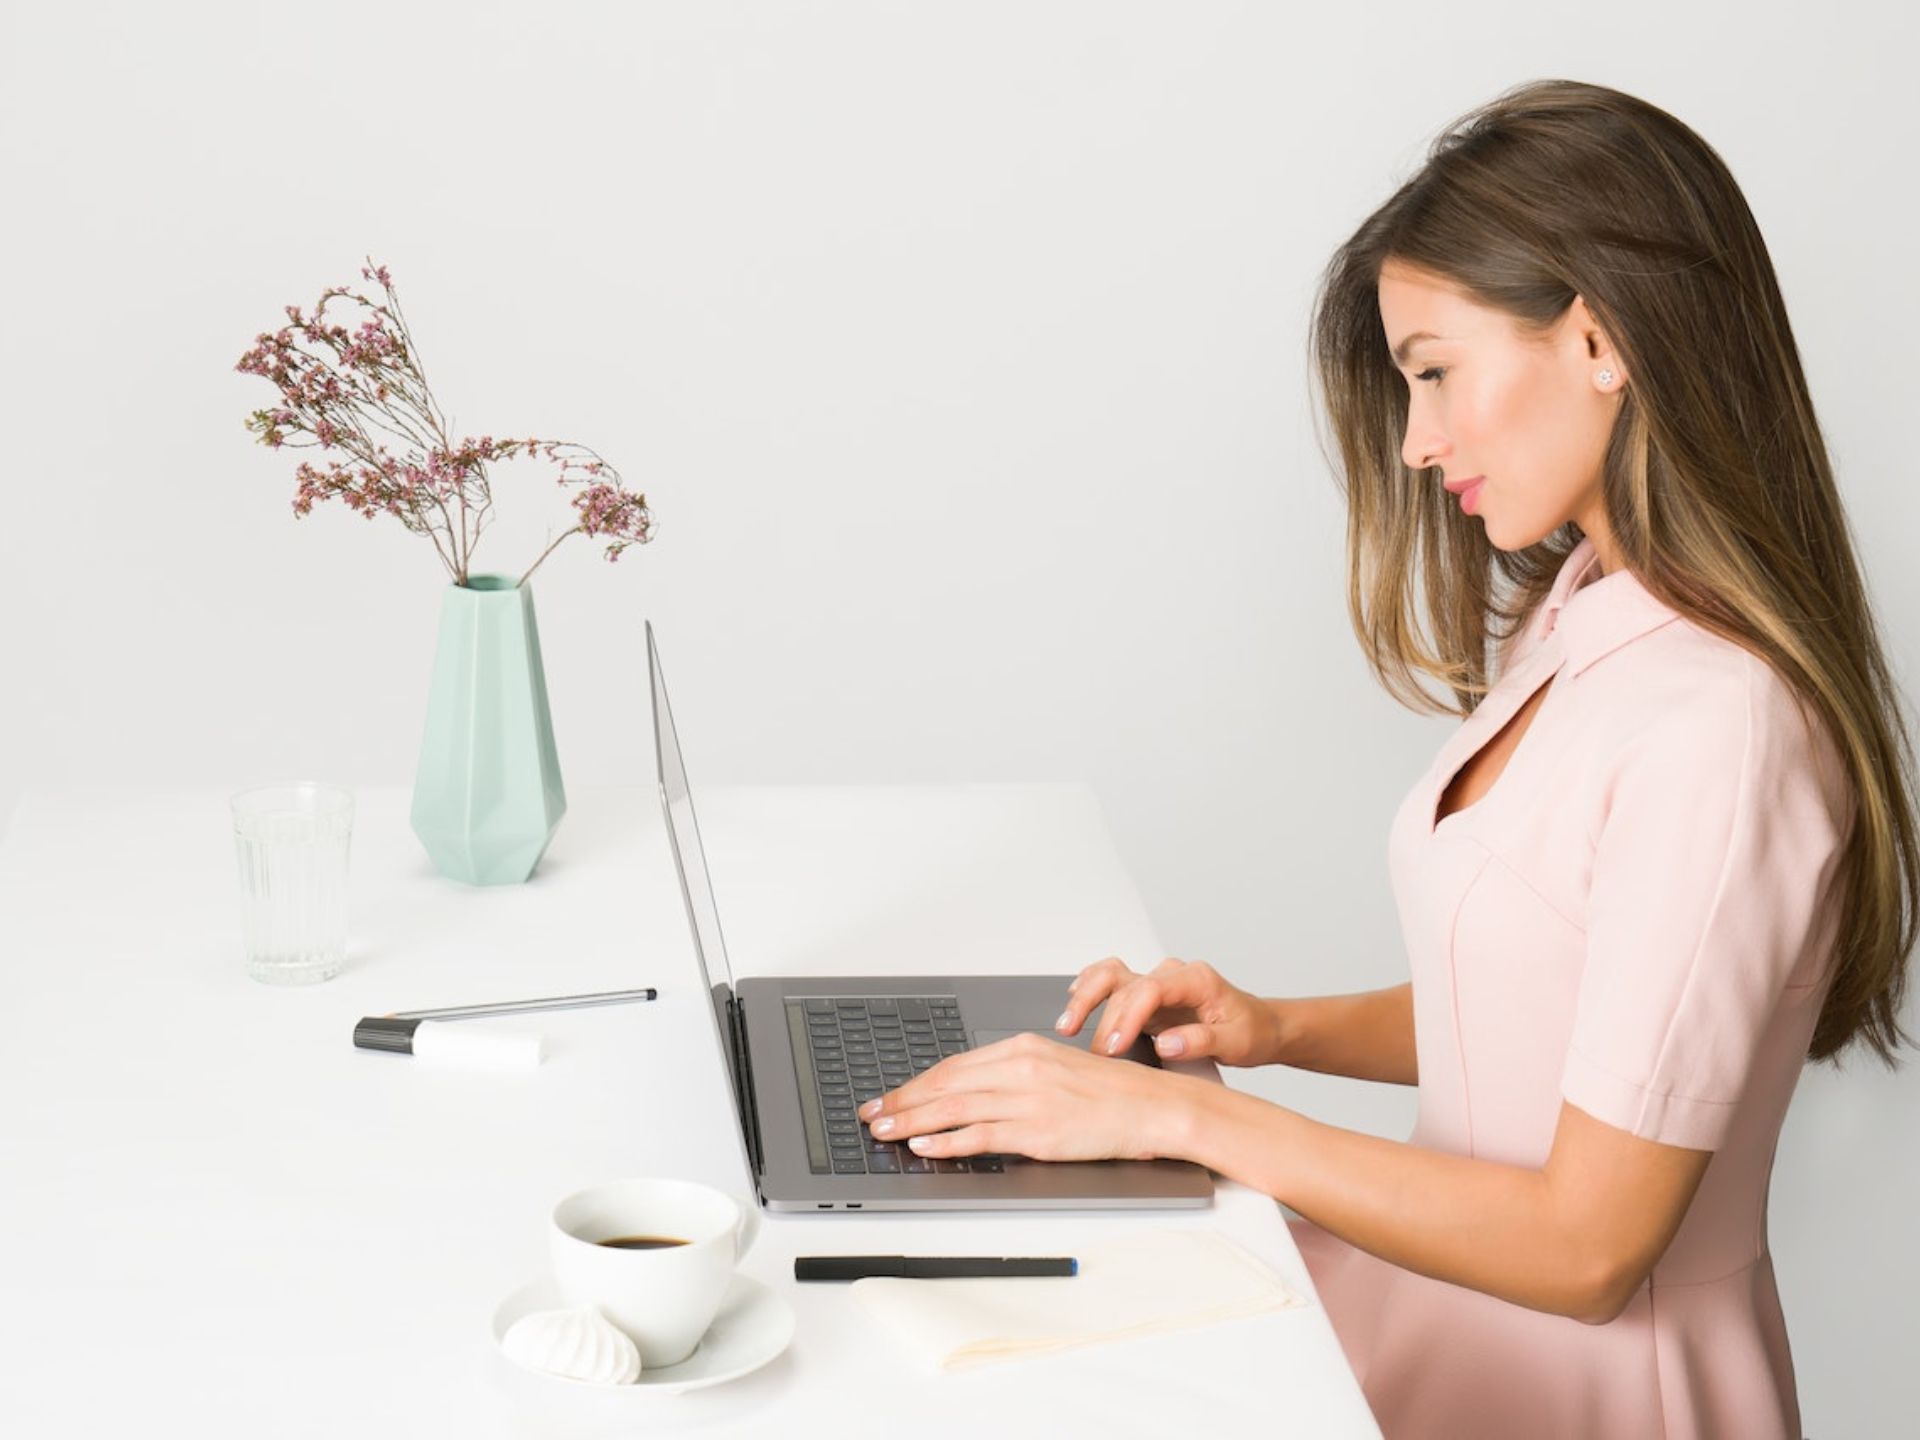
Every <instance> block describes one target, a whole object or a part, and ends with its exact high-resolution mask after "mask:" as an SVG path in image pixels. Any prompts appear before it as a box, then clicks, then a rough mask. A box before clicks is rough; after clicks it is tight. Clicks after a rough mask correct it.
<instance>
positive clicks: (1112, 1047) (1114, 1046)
mask: <svg viewBox="0 0 1920 1440" xmlns="http://www.w3.org/2000/svg"><path fill="white" fill-rule="evenodd" d="M1119 1048H1120V1032H1119V1031H1118V1030H1116V1031H1114V1032H1113V1034H1111V1035H1109V1036H1107V1054H1109V1055H1111V1054H1113V1052H1114V1051H1116V1050H1118V1049H1119Z"/></svg>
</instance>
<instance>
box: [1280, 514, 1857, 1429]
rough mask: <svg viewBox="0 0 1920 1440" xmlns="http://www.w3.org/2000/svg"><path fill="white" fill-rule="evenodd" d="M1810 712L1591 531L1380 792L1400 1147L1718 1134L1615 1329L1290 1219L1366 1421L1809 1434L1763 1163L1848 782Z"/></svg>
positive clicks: (1532, 1157)
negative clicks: (1465, 789)
mask: <svg viewBox="0 0 1920 1440" xmlns="http://www.w3.org/2000/svg"><path fill="white" fill-rule="evenodd" d="M1583 582H1584V583H1583ZM1549 677H1553V685H1552V688H1551V689H1550V690H1549V691H1548V692H1547V695H1546V698H1545V699H1544V700H1543V701H1542V703H1541V705H1540V706H1539V708H1538V709H1537V711H1536V712H1535V714H1534V718H1533V720H1532V723H1531V725H1530V726H1529V727H1528V729H1527V730H1526V732H1525V734H1524V735H1523V736H1522V737H1521V740H1520V742H1519V744H1518V746H1517V747H1516V748H1515V749H1514V751H1513V753H1512V754H1511V756H1510V757H1509V759H1508V762H1507V765H1506V767H1505V769H1504V770H1503V771H1502V772H1501V774H1500V775H1499V776H1498V777H1497V779H1496V780H1495V781H1494V783H1493V786H1492V788H1491V789H1490V790H1488V791H1487V793H1486V794H1485V795H1484V796H1483V797H1482V798H1481V799H1479V800H1478V801H1476V802H1475V803H1473V804H1472V805H1469V806H1468V807H1466V808H1465V809H1463V810H1459V811H1456V812H1455V813H1454V814H1452V815H1449V816H1446V817H1445V818H1443V819H1442V820H1440V821H1439V823H1438V824H1437V825H1436V824H1435V823H1434V816H1435V815H1436V813H1437V811H1438V806H1439V800H1440V795H1441V792H1442V791H1443V790H1444V789H1445V787H1446V783H1447V781H1448V780H1450V779H1451V778H1452V777H1453V775H1454V774H1455V773H1456V772H1457V771H1458V770H1459V769H1460V768H1461V767H1462V766H1463V765H1464V764H1465V763H1466V761H1467V760H1468V759H1470V758H1471V757H1472V756H1473V754H1475V753H1476V752H1477V751H1478V750H1479V749H1480V748H1481V747H1482V746H1483V745H1484V744H1485V743H1486V742H1487V741H1489V740H1491V739H1492V738H1493V737H1494V736H1495V735H1496V734H1498V733H1499V731H1500V729H1501V727H1502V726H1504V725H1505V724H1506V722H1507V721H1508V720H1509V719H1511V718H1512V717H1513V715H1514V713H1515V712H1516V711H1517V710H1518V709H1519V708H1520V706H1521V704H1522V703H1523V702H1524V701H1525V700H1526V699H1527V697H1528V696H1529V695H1531V694H1532V693H1533V692H1534V691H1535V690H1536V689H1538V688H1539V686H1540V685H1541V683H1542V682H1544V681H1545V680H1547V679H1548V678H1549ZM1815 733H1816V734H1817V736H1818V739H1817V741H1816V740H1815V739H1814V738H1813V737H1810V735H1809V733H1808V731H1807V729H1806V727H1805V726H1804V725H1803V723H1802V722H1801V720H1800V718H1799V715H1798V712H1797V711H1796V710H1795V708H1794V705H1793V702H1792V697H1791V693H1790V692H1789V690H1788V689H1787V687H1786V686H1785V685H1784V683H1783V682H1781V681H1780V680H1779V679H1778V678H1777V676H1776V675H1775V673H1774V672H1773V670H1772V669H1771V668H1770V667H1769V666H1767V665H1766V664H1764V663H1763V662H1762V661H1760V660H1759V659H1758V658H1757V657H1755V656H1753V655H1752V654H1751V653H1749V652H1748V651H1746V650H1743V649H1742V648H1740V647H1739V646H1736V645H1734V644H1732V643H1731V642H1729V641H1727V640H1725V639H1722V638H1721V637H1719V636H1716V635H1713V634H1711V633H1710V632H1708V631H1705V630H1702V629H1700V628H1698V627H1696V626H1695V625H1693V624H1692V623H1691V622H1690V621H1688V620H1686V619H1684V618H1682V617H1680V616H1679V615H1677V614H1676V613H1675V612H1674V611H1672V610H1671V609H1669V608H1668V607H1667V606H1665V605H1663V604H1662V603H1661V602H1660V601H1658V600H1656V599H1655V598H1654V597H1653V596H1652V595H1650V594H1649V593H1648V592H1647V591H1646V590H1645V589H1644V588H1643V587H1642V586H1641V585H1640V583H1639V581H1637V580H1636V579H1635V578H1634V577H1633V576H1632V575H1631V574H1630V573H1628V572H1627V571H1625V570H1620V571H1616V572H1614V573H1613V574H1610V575H1603V574H1602V572H1601V570H1600V567H1599V562H1598V559H1597V557H1596V555H1595V552H1594V549H1593V543H1592V541H1591V540H1584V539H1583V540H1582V541H1581V542H1580V544H1579V545H1578V546H1577V547H1576V548H1575V549H1574V550H1573V552H1572V553H1571V554H1570V555H1569V556H1568V558H1567V561H1566V564H1565V565H1564V566H1563V568H1562V569H1561V571H1560V573H1559V576H1558V578H1557V579H1556V581H1555V583H1554V588H1553V590H1552V592H1551V594H1550V595H1549V596H1548V598H1547V599H1546V601H1545V602H1543V603H1542V605H1541V606H1540V608H1539V609H1538V610H1537V611H1536V612H1535V613H1534V614H1533V615H1532V616H1531V617H1529V620H1528V623H1527V625H1526V627H1525V628H1524V630H1523V631H1522V632H1521V634H1520V635H1518V636H1517V637H1516V638H1515V643H1514V648H1513V651H1512V654H1511V656H1510V658H1509V660H1508V662H1507V664H1506V666H1505V669H1504V673H1503V674H1502V675H1501V676H1500V678H1499V679H1498V680H1497V682H1496V684H1495V687H1494V689H1493V690H1492V692H1491V693H1490V694H1489V695H1488V696H1487V697H1486V699H1485V700H1484V701H1483V702H1482V704H1481V705H1480V707H1479V709H1477V710H1476V711H1475V712H1474V713H1473V714H1472V715H1471V716H1469V717H1468V718H1467V719H1466V720H1465V721H1464V722H1463V723H1462V724H1461V725H1460V727H1459V729H1458V730H1457V731H1456V732H1455V733H1454V734H1453V735H1452V737H1451V738H1449V739H1448V741H1447V742H1446V743H1445V744H1444V745H1443V746H1442V747H1441V749H1440V752H1439V755H1438V756H1437V757H1436V758H1435V760H1434V763H1433V765H1432V766H1431V768H1429V769H1428V771H1427V772H1426V774H1424V775H1422V776H1421V777H1420V779H1419V780H1418V781H1417V782H1416V783H1415V784H1414V786H1413V788H1412V790H1411V791H1409V792H1408V794H1407V796H1406V798H1405V799H1404V800H1403V801H1402V802H1401V804H1400V808H1399V810H1398V811H1397V813H1396V814H1395V816H1394V820H1393V825H1392V830H1391V833H1390V838H1389V842H1388V862H1389V869H1390V872H1391V875H1392V881H1393V888H1394V894H1395V898H1396V902H1397V905H1398V908H1399V913H1400V923H1401V928H1402V932H1403V934H1404V937H1405V941H1406V947H1407V953H1408V959H1409V962H1410V965H1411V968H1412V978H1413V1007H1414V1032H1415V1045H1416V1048H1417V1050H1418V1054H1419V1061H1420V1088H1419V1119H1418V1121H1417V1123H1416V1124H1415V1127H1414V1131H1413V1134H1412V1135H1411V1136H1410V1137H1409V1143H1411V1144H1414V1145H1419V1146H1425V1147H1427V1148H1429V1149H1433V1150H1441V1151H1446V1152H1448V1153H1450V1154H1456V1155H1468V1156H1474V1157H1478V1158H1483V1159H1488V1160H1495V1161H1500V1162H1504V1163H1506V1164H1511V1165H1525V1166H1531V1167H1535V1168H1539V1167H1542V1166H1544V1165H1545V1163H1546V1159H1547V1154H1548V1150H1549V1148H1550V1147H1551V1145H1552V1143H1553V1135H1554V1128H1555V1125H1556V1123H1557V1121H1558V1117H1559V1109H1560V1104H1561V1101H1562V1099H1563V1098H1564V1099H1565V1100H1567V1101H1569V1102H1571V1103H1572V1104H1574V1105H1576V1106H1578V1107H1579V1108H1580V1109H1582V1110H1584V1111H1586V1112H1587V1113H1588V1114H1590V1115H1592V1116H1594V1117H1596V1118H1597V1119H1600V1120H1602V1121H1604V1122H1606V1123H1607V1124H1610V1125H1614V1126H1617V1127H1618V1128H1620V1129H1622V1130H1626V1131H1630V1132H1631V1133H1633V1134H1635V1135H1639V1136H1643V1137H1645V1138H1647V1139H1650V1140H1657V1141H1661V1142H1664V1143H1666V1144H1669V1145H1683V1146H1687V1147H1689V1148H1693V1149H1700V1150H1712V1151H1713V1152H1714V1156H1713V1160H1712V1162H1711V1163H1710V1164H1709V1165H1708V1167H1707V1172H1706V1175H1705V1178H1704V1179H1703V1180H1702V1182H1701V1185H1700V1189H1699V1191H1698V1193H1697V1194H1696V1195H1695V1197H1694V1200H1693V1204H1692V1206H1691V1207H1690V1208H1689V1210H1688V1212H1687V1216H1686V1219H1685V1220H1684V1221H1683V1222H1682V1224H1681V1227H1680V1230H1679V1233H1678V1234H1677V1235H1676V1236H1675V1237H1674V1240H1673V1243H1672V1245H1671V1246H1670V1247H1669V1248H1668V1250H1667V1252H1666V1254H1665V1255H1664V1256H1663V1257H1662V1258H1661V1259H1660V1261H1659V1263H1658V1264H1657V1265H1656V1266H1655V1267H1654V1271H1653V1274H1652V1276H1651V1277H1650V1278H1649V1279H1648V1281H1647V1282H1646V1283H1645V1284H1644V1285H1643V1286H1642V1287H1641V1288H1640V1290H1639V1292H1638V1293H1637V1294H1636V1295H1635V1296H1634V1298H1633V1300H1632V1301H1631V1302H1630V1303H1629V1304H1628V1306H1627V1308H1626V1311H1625V1312H1624V1313H1623V1314H1621V1315H1620V1316H1619V1318H1617V1319H1616V1320H1614V1321H1613V1322H1612V1323H1610V1324H1607V1325H1588V1324H1585V1323H1583V1322H1581V1321H1579V1320H1574V1319H1569V1318H1566V1317H1563V1316H1558V1315H1550V1314H1547V1313H1545V1312H1542V1311H1538V1310H1531V1309H1528V1308H1527V1307H1525V1306H1522V1305H1516V1304H1513V1303H1511V1302H1509V1301H1505V1300H1500V1299H1496V1298H1494V1297H1493V1296H1491V1295H1486V1294H1482V1293H1480V1292H1478V1291H1475V1290H1469V1289H1466V1288H1465V1287H1463V1286H1457V1285H1452V1284H1448V1283H1446V1282H1444V1281H1439V1280H1433V1279H1429V1278H1427V1277H1426V1276H1423V1275H1418V1274H1415V1273H1413V1272H1412V1271H1409V1270H1403V1269H1400V1268H1399V1267H1397V1266H1394V1265H1390V1264H1388V1263H1386V1262H1385V1261H1382V1260H1380V1259H1377V1258H1376V1257H1374V1256H1373V1255H1370V1254H1368V1253H1367V1252H1365V1251H1363V1250H1360V1249H1358V1248H1356V1247H1355V1246H1353V1245H1350V1244H1348V1243H1347V1242H1346V1241H1344V1240H1341V1239H1340V1238H1338V1237H1337V1236H1335V1235H1333V1234H1332V1233H1331V1232H1329V1231H1327V1230H1325V1229H1322V1228H1321V1227H1320V1226H1318V1225H1315V1224H1313V1223H1311V1222H1310V1221H1305V1220H1293V1221H1290V1222H1289V1224H1290V1225H1291V1226H1292V1229H1293V1234H1294V1239H1295V1240H1296V1241H1297V1242H1298V1244H1299V1247H1300V1251H1301V1255H1302V1257H1303V1258H1304V1259H1305V1261H1306V1264H1307V1268H1308V1270H1309V1272H1310V1273H1311V1274H1312V1276H1313V1280H1314V1285H1315V1287H1316V1288H1317V1289H1318V1290H1319V1292H1320V1298H1321V1300H1322V1302H1323V1303H1324V1304H1325V1306H1326V1308H1327V1312H1328V1316H1329V1318H1330V1319H1331V1320H1332V1322H1333V1326H1334V1329H1335V1331H1336V1332H1337V1333H1338V1335H1339V1337H1340V1342H1341V1345H1342V1347H1343V1348H1344V1350H1345V1351H1346V1355H1347V1359H1348V1361H1349V1362H1350V1363H1351V1364H1352V1366H1353V1369H1354V1373H1355V1374H1356V1376H1357V1377H1358V1378H1359V1381H1360V1384H1361V1387H1362V1389H1363V1390H1364V1391H1365V1393H1366V1396H1367V1399H1368V1402H1369V1403H1370V1404H1371V1406H1372V1407H1373V1411H1374V1415H1375V1417H1376V1419H1377V1420H1378V1421H1379V1423H1380V1427H1381V1429H1382V1431H1383V1433H1384V1434H1385V1436H1386V1437H1387V1440H1416V1437H1426V1436H1432V1437H1447V1440H1453V1437H1459V1436H1472V1437H1477V1440H1504V1437H1525V1440H1539V1437H1556V1440H1566V1437H1578V1436H1592V1437H1606V1440H1611V1437H1616V1436H1617V1437H1622V1440H1625V1437H1633V1440H1646V1437H1651V1436H1666V1437H1693V1436H1699V1437H1718V1436H1735V1437H1739V1440H1767V1437H1778V1436H1785V1437H1795V1440H1797V1437H1799V1436H1800V1434H1801V1431H1800V1410H1799V1402H1798V1399H1797V1396H1796V1392H1795V1388H1794V1379H1793V1360H1792V1356H1791V1354H1790V1352H1789V1350H1788V1346H1787V1327H1786V1320H1785V1317H1784V1316H1783V1314H1782V1312H1781V1308H1780V1300H1779V1295H1778V1293H1777V1291H1776V1290H1775V1287H1774V1278H1773V1262H1772V1259H1771V1258H1770V1256H1769V1253H1768V1250H1767V1182H1768V1178H1769V1176H1770V1174H1771V1172H1772V1168H1773V1153H1774V1144H1775V1142H1776V1141H1777V1139H1778V1138H1779V1134H1780V1126H1781V1122H1782V1120H1783V1119H1784V1118H1785V1116H1786V1110H1787V1103H1788V1101H1789V1100H1790V1099H1791V1098H1792V1096H1793V1090H1794V1085H1795V1083H1796V1082H1797V1081H1798V1079H1799V1076H1800V1070H1801V1066H1802V1064H1803V1062H1804V1059H1805V1055H1806V1049H1807V1043H1808V1040H1809V1038H1810V1036H1811V1035H1812V1032H1813V1026H1814V1021H1815V1019H1816V1018H1817V1016H1818V1015H1819V1012H1820V1006H1821V1002H1822V1000H1823V999H1824V998H1825V995H1826V990H1827V982H1828V979H1829V977H1828V975H1827V974H1826V965H1827V963H1828V961H1829V959H1830V957H1831V953H1832V950H1833V943H1834V938H1835V933H1836V927H1837V923H1838V918H1839V916H1838V910H1837V896H1838V888H1837V884H1836V878H1837V874H1838V870H1837V866H1838V862H1839V860H1840V846H1841V843H1842V840H1843V838H1844V836H1845V834H1846V828H1847V826H1848V824H1849V823H1850V821H1851V818H1852V810H1853V806H1854V803H1855V802H1854V800H1853V792H1852V786H1851V784H1850V781H1849V780H1848V778H1847V776H1846V774H1845V772H1844V770H1843V769H1842V767H1841V764H1840V760H1839V757H1838V754H1837V752H1836V751H1835V749H1834V748H1833V746H1832V744H1831V742H1830V741H1829V740H1828V738H1827V734H1826V731H1825V730H1824V728H1822V729H1820V730H1818V731H1817V732H1815Z"/></svg>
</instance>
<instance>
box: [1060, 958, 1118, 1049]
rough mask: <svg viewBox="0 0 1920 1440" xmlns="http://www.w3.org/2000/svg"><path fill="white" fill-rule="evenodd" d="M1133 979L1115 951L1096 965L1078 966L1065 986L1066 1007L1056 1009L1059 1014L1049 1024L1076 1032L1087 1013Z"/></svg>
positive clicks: (1068, 1033) (1061, 1030)
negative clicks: (1079, 969) (1070, 983)
mask: <svg viewBox="0 0 1920 1440" xmlns="http://www.w3.org/2000/svg"><path fill="white" fill-rule="evenodd" d="M1131 979H1133V972H1132V971H1131V970H1129V969H1127V967H1126V965H1125V963H1124V962H1122V961H1121V960H1120V958H1119V957H1118V956H1116V955H1109V956H1108V957H1107V958H1106V959H1105V960H1102V961H1100V962H1099V963H1098V964H1097V965H1089V966H1088V967H1087V968H1086V969H1085V970H1082V971H1081V972H1080V974H1079V976H1078V977H1077V978H1076V979H1075V980H1074V982H1073V985H1072V986H1071V987H1069V989H1070V991H1071V993H1070V994H1069V995H1068V996H1067V1008H1066V1009H1065V1010H1062V1011H1061V1012H1060V1018H1059V1019H1058V1020H1056V1021H1054V1022H1053V1028H1054V1029H1055V1030H1058V1031H1059V1032H1060V1033H1061V1034H1062V1035H1077V1034H1078V1033H1079V1031H1080V1026H1081V1024H1082V1023H1083V1022H1084V1021H1085V1020H1086V1018H1087V1016H1088V1015H1089V1014H1090V1013H1092V1011H1094V1010H1095V1009H1096V1008H1098V1007H1099V1005H1100V1002H1101V1001H1103V1000H1105V999H1106V998H1107V996H1109V995H1111V994H1112V993H1113V992H1114V991H1115V990H1116V989H1117V988H1119V987H1120V986H1121V985H1123V984H1125V983H1126V982H1127V981H1129V980H1131Z"/></svg>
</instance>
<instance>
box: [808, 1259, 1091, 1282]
mask: <svg viewBox="0 0 1920 1440" xmlns="http://www.w3.org/2000/svg"><path fill="white" fill-rule="evenodd" d="M1079 1273H1080V1262H1079V1261H1078V1260H1075V1259H1073V1258H1072V1257H1070V1256H1065V1255H1060V1256H1038V1257H1032V1256H1014V1255H999V1256H996V1255H796V1256H794V1257H793V1278H794V1279H796V1280H861V1279H865V1278H866V1277H867V1276H869V1275H897V1276H900V1277H902V1278H904V1279H908V1280H961V1279H978V1278H983V1277H988V1276H1000V1275H1062V1276H1064V1275H1077V1274H1079Z"/></svg>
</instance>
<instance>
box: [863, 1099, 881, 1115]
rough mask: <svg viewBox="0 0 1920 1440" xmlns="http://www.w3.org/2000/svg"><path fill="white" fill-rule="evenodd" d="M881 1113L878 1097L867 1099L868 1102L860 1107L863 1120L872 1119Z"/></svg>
mask: <svg viewBox="0 0 1920 1440" xmlns="http://www.w3.org/2000/svg"><path fill="white" fill-rule="evenodd" d="M879 1113H880V1102H879V1101H878V1100H877V1099H876V1100H869V1101H867V1103H866V1104H864V1105H862V1106H861V1107H860V1118H861V1119H862V1120H871V1119H872V1118H873V1117H874V1116H876V1115H878V1114H879Z"/></svg>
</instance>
